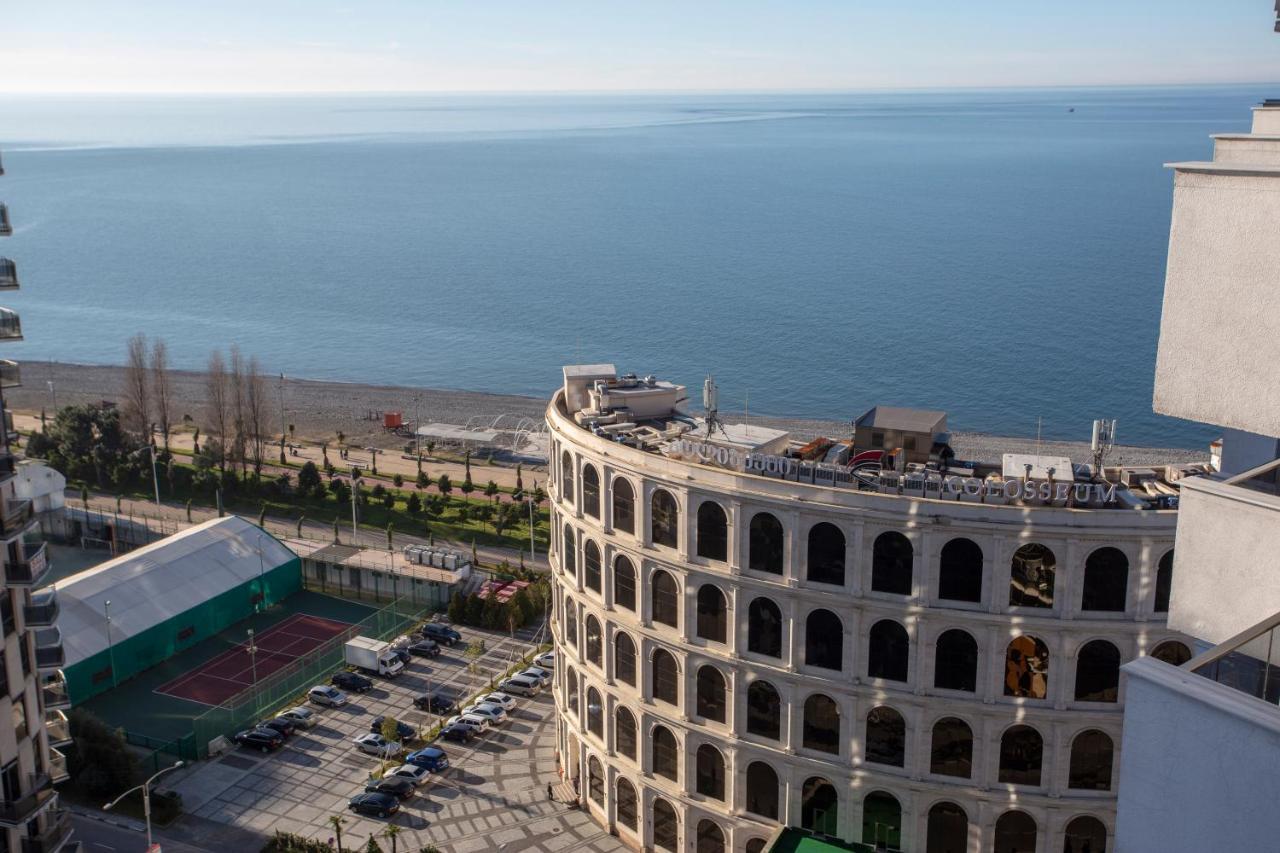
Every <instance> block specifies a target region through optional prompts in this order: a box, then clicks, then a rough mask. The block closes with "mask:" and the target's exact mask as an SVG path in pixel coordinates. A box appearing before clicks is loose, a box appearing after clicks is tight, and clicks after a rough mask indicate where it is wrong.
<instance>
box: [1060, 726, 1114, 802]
mask: <svg viewBox="0 0 1280 853" xmlns="http://www.w3.org/2000/svg"><path fill="white" fill-rule="evenodd" d="M1114 754H1115V745H1114V744H1113V743H1112V741H1111V738H1110V737H1109V736H1108V735H1107V734H1106V732H1101V731H1099V730H1097V729H1087V730H1085V731H1083V732H1081V733H1080V734H1078V735H1076V739H1075V740H1073V741H1072V742H1071V771H1070V773H1069V774H1068V777H1067V787H1068V788H1079V789H1081V790H1085V791H1110V790H1111V765H1112V763H1113V758H1114Z"/></svg>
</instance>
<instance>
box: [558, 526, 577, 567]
mask: <svg viewBox="0 0 1280 853" xmlns="http://www.w3.org/2000/svg"><path fill="white" fill-rule="evenodd" d="M577 553H578V547H577V538H576V537H575V536H574V535H573V528H572V527H570V526H569V525H567V524H566V525H565V526H564V548H563V549H562V550H561V552H560V565H562V566H564V570H565V571H566V572H568V573H569V574H571V575H576V574H577V573H578V566H577V563H576V562H575V561H576V559H577Z"/></svg>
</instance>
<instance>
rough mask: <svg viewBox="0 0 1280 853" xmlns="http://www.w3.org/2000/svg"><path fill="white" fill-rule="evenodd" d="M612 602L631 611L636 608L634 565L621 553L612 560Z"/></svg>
mask: <svg viewBox="0 0 1280 853" xmlns="http://www.w3.org/2000/svg"><path fill="white" fill-rule="evenodd" d="M613 603H614V605H615V606H617V607H625V608H626V609H627V610H630V611H631V612H632V613H634V612H635V610H636V567H635V566H633V565H631V561H630V560H628V559H627V558H626V557H624V556H622V555H621V554H619V555H618V557H617V558H616V559H614V561H613Z"/></svg>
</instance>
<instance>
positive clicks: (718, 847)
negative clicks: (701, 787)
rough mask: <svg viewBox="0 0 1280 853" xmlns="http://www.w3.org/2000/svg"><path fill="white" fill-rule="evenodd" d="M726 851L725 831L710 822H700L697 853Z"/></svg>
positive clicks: (721, 852)
mask: <svg viewBox="0 0 1280 853" xmlns="http://www.w3.org/2000/svg"><path fill="white" fill-rule="evenodd" d="M720 799H724V798H723V797H721V798H720ZM724 851H725V847H724V830H722V829H721V828H720V825H719V824H717V823H716V822H715V821H710V820H700V821H698V844H697V848H696V851H695V853H724Z"/></svg>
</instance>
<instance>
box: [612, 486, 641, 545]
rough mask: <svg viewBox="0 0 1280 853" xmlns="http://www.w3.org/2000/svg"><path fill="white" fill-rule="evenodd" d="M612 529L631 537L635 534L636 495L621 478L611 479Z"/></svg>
mask: <svg viewBox="0 0 1280 853" xmlns="http://www.w3.org/2000/svg"><path fill="white" fill-rule="evenodd" d="M613 529H614V530H621V531H622V532H623V533H630V534H632V535H633V536H634V535H635V532H636V495H635V492H633V491H632V490H631V483H630V482H629V481H628V480H625V479H623V478H622V477H614V478H613Z"/></svg>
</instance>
